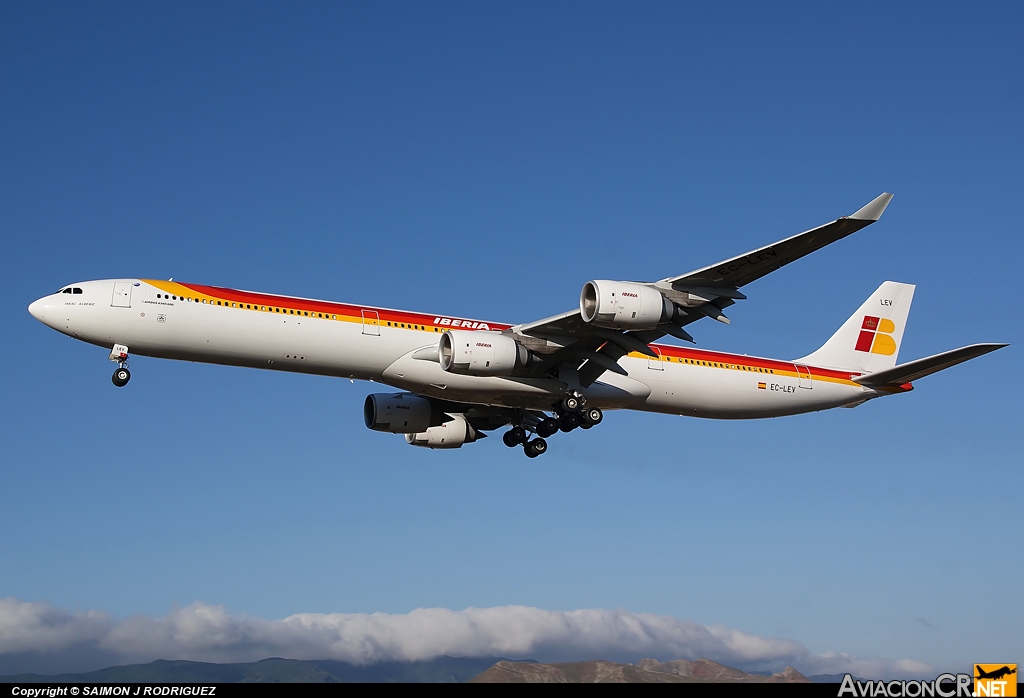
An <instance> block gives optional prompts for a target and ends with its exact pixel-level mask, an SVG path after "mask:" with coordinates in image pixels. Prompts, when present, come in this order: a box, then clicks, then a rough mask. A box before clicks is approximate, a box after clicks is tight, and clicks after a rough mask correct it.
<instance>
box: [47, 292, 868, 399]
mask: <svg viewBox="0 0 1024 698" xmlns="http://www.w3.org/2000/svg"><path fill="white" fill-rule="evenodd" d="M69 288H70V287H69ZM74 289H79V290H80V291H79V292H77V293H74V292H73V293H57V294H53V295H50V296H46V297H44V298H41V299H39V300H38V301H36V302H34V303H33V304H32V305H31V306H30V308H29V310H30V312H31V313H32V315H33V316H35V317H36V318H38V319H39V320H40V321H42V322H44V323H45V324H46V325H48V326H50V327H52V328H53V329H55V330H58V331H59V332H63V333H64V334H67V335H69V336H71V337H75V338H77V339H80V340H82V341H84V342H88V343H90V344H96V345H99V346H103V347H106V348H107V349H110V348H111V347H112V346H113V345H115V344H122V345H127V346H128V348H129V351H130V353H131V354H137V355H142V356H152V357H157V358H165V359H179V360H184V361H201V362H206V363H215V364H225V365H231V366H248V367H251V368H262V369H271V370H277V371H294V372H300V373H311V374H318V375H325V376H336V377H343V378H352V379H360V380H372V381H376V382H378V383H385V384H387V385H390V386H393V387H395V388H398V389H400V390H405V391H410V392H414V393H418V394H420V395H426V396H430V397H436V398H441V399H444V400H450V401H453V402H465V403H472V404H477V405H494V406H505V407H515V408H524V409H534V410H549V409H550V408H551V406H552V404H554V402H555V401H557V400H558V399H560V398H561V396H562V395H564V393H565V390H566V385H565V384H564V383H562V382H561V381H559V380H556V379H554V378H515V377H493V376H492V377H480V376H468V375H460V374H455V373H449V372H446V371H444V370H443V369H442V368H441V365H440V364H439V363H438V362H437V360H436V351H432V348H434V347H436V346H437V344H438V340H439V338H440V333H441V332H444V330H445V329H450V328H455V327H458V328H460V329H472V330H475V331H477V332H484V333H486V332H500V331H502V330H504V329H507V328H508V327H509V326H508V325H505V324H500V323H482V322H479V321H471V320H464V319H460V318H451V317H447V316H434V315H425V314H421V313H411V312H406V311H393V310H388V309H383V308H374V307H370V306H354V305H347V304H340V303H332V302H325V301H316V300H310V299H301V298H292V297H284V296H275V295H269V294H258V293H252V292H246V291H237V290H234V289H225V288H219V287H211V286H199V285H195V284H179V283H177V282H173V281H156V280H141V279H117V280H104V281H89V282H84V283H79V284H74ZM652 348H653V349H654V350H655V351H656V352H658V353H659V355H660V356H661V358H660V359H659V360H654V359H649V358H648V357H646V356H644V355H642V354H638V353H634V354H629V355H627V356H625V357H623V358H622V359H620V361H619V363H620V365H621V366H622V367H623V368H624V369H625V370H626V372H627V373H628V375H627V376H621V375H617V374H615V373H612V372H605V373H604V375H603V376H602V377H601V378H600V379H599V380H598V381H597V382H595V383H594V384H593V385H591V386H589V387H587V388H584V389H583V394H584V395H585V397H586V398H587V401H588V404H593V405H595V406H598V407H602V408H606V409H636V410H645V411H650V412H662V413H669V414H681V415H688V416H695V417H710V418H719V419H747V418H760V417H776V416H781V415H788V414H797V413H802V412H811V411H816V410H823V409H828V408H832V407H841V406H844V405H852V404H857V403H860V402H862V401H864V400H866V399H869V398H872V397H876V396H878V395H879V393H878V392H876V391H874V390H871V389H869V388H865V387H863V386H860V385H858V384H857V383H855V382H853V381H852V380H851V378H852V377H853V376H855V375H857V374H850V373H849V372H843V371H836V370H831V369H824V368H818V367H804V366H798V365H796V364H794V363H793V362H790V361H776V360H772V359H759V358H755V357H748V356H742V355H735V354H726V353H721V352H711V351H703V350H698V349H690V348H683V347H678V346H669V345H652Z"/></svg>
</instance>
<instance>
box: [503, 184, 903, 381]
mask: <svg viewBox="0 0 1024 698" xmlns="http://www.w3.org/2000/svg"><path fill="white" fill-rule="evenodd" d="M891 199H892V194H888V193H883V194H880V195H879V196H877V197H875V198H874V199H873V200H872V201H871V202H870V203H868V204H867V205H866V206H864V207H862V208H861V209H859V210H858V211H857V212H856V213H854V214H852V215H850V216H844V217H842V218H839V219H837V220H834V221H832V222H831V223H826V224H825V225H821V226H818V227H817V228H813V229H811V230H808V231H806V232H803V233H800V234H798V235H794V236H792V237H788V238H786V239H784V240H779V241H778V242H776V243H773V244H771V245H767V246H765V247H761V248H759V249H756V250H752V251H751V252H748V253H746V254H743V255H739V256H738V257H733V258H731V259H726V260H723V261H721V262H719V263H717V264H712V265H711V266H707V267H703V268H701V269H697V270H695V271H691V272H689V273H687V274H682V275H680V276H670V277H668V278H665V279H662V280H660V281H656V282H640V283H643V284H644V285H647V286H651V287H653V288H656V289H657V290H658V291H660V292H661V294H662V295H663V296H665V297H666V298H668V299H669V300H670V301H672V302H673V303H674V304H675V305H676V306H677V307H679V308H680V309H681V311H682V312H681V313H680V317H679V319H677V321H676V322H675V323H666V324H662V325H658V327H657V328H656V329H652V330H641V331H626V332H623V331H616V330H607V329H601V328H598V327H594V326H592V325H590V324H589V323H586V322H584V320H583V318H582V316H581V314H580V311H579V309H578V308H577V309H576V310H570V311H568V312H565V313H562V314H560V315H555V316H552V317H549V318H545V319H543V320H538V321H536V322H530V323H525V324H522V325H516V326H515V327H512V328H511V329H510V330H508V332H509V333H510V334H512V335H513V336H515V337H516V339H518V340H519V341H521V342H522V343H523V344H524V345H525V346H526V347H527V348H528V349H531V350H532V351H534V352H536V353H538V354H540V355H542V356H545V357H546V358H545V360H544V361H543V362H542V364H541V365H540V366H539V367H535V369H534V371H535V372H537V371H548V370H551V368H552V367H554V366H555V365H558V364H560V363H565V362H568V363H570V364H571V363H573V362H575V364H576V365H577V367H578V369H579V377H580V383H581V384H582V385H584V386H586V385H590V384H591V383H593V382H594V381H595V380H597V378H599V377H600V376H601V374H602V373H604V372H605V371H606V370H613V371H614V370H615V368H614V366H613V364H614V362H616V361H618V359H619V358H621V357H622V356H623V355H625V354H627V353H629V352H630V351H639V352H641V353H645V354H649V355H650V354H653V352H652V351H651V350H650V349H648V348H647V344H649V343H650V342H653V341H655V340H657V339H659V338H661V337H663V336H665V335H666V334H671V335H673V336H675V337H678V338H679V339H682V340H685V341H693V337H691V336H690V335H689V333H688V332H686V331H685V330H683V329H682V327H683V326H685V325H688V324H690V323H692V322H695V321H697V320H700V319H701V318H704V317H711V318H713V319H715V320H718V321H720V322H724V323H728V322H729V319H728V318H727V317H726V316H725V314H724V313H723V312H722V311H723V309H725V308H727V307H729V306H730V305H732V304H734V303H735V302H736V301H737V300H743V299H745V298H746V296H745V295H743V294H742V293H741V292H740V291H739V289H740V287H741V286H744V285H746V284H749V283H750V282H752V281H756V280H757V279H760V278H761V277H762V276H765V275H767V274H770V273H771V272H773V271H775V270H776V269H779V268H780V267H783V266H785V265H786V264H789V263H790V262H792V261H794V260H797V259H800V258H801V257H803V256H805V255H808V254H810V253H811V252H814V251H815V250H819V249H821V248H822V247H825V246H826V245H829V244H831V243H833V242H836V241H837V240H841V239H843V238H844V237H846V236H848V235H851V234H853V233H855V232H857V231H858V230H860V229H861V228H864V227H867V226H869V225H871V224H872V223H874V222H875V221H877V220H878V219H879V218H880V217H881V216H882V213H883V212H884V211H885V208H886V206H888V205H889V201H890V200H891ZM594 353H599V354H600V355H601V356H598V357H594V356H593V354H594ZM583 362H585V363H583ZM581 363H582V365H580V364H581Z"/></svg>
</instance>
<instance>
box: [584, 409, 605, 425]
mask: <svg viewBox="0 0 1024 698" xmlns="http://www.w3.org/2000/svg"><path fill="white" fill-rule="evenodd" d="M602 419H604V412H602V411H601V410H599V409H598V408H596V407H588V408H587V409H585V410H583V422H584V424H589V425H590V426H595V425H597V424H600V423H601V420H602Z"/></svg>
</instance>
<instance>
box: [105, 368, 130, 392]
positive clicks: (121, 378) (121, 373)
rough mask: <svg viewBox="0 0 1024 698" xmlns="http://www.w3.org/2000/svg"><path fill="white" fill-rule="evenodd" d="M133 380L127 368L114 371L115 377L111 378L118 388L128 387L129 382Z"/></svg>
mask: <svg viewBox="0 0 1024 698" xmlns="http://www.w3.org/2000/svg"><path fill="white" fill-rule="evenodd" d="M131 379H132V374H131V373H130V372H129V371H128V369H127V368H119V369H117V370H116V371H114V375H113V376H111V377H110V380H111V382H112V383H113V384H114V385H116V386H117V387H118V388H123V387H124V386H126V385H128V381H130V380H131Z"/></svg>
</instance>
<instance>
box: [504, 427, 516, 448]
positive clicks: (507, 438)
mask: <svg viewBox="0 0 1024 698" xmlns="http://www.w3.org/2000/svg"><path fill="white" fill-rule="evenodd" d="M513 431H515V430H514V429H509V430H508V431H506V432H505V433H504V434H502V435H501V441H502V443H504V444H505V445H506V446H508V447H509V448H515V447H516V446H518V445H519V441H517V440H516V438H515V436H514V435H513V434H512V432H513Z"/></svg>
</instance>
